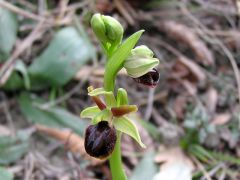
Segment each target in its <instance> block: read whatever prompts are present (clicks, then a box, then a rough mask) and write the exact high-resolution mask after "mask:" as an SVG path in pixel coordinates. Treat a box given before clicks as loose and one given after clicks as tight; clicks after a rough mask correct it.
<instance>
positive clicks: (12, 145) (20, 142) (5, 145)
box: [0, 131, 29, 165]
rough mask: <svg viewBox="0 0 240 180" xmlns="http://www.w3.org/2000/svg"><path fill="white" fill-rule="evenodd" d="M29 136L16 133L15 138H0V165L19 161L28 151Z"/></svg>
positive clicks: (24, 133) (23, 133)
mask: <svg viewBox="0 0 240 180" xmlns="http://www.w3.org/2000/svg"><path fill="white" fill-rule="evenodd" d="M28 139H29V134H28V133H26V132H25V131H24V132H18V133H17V135H16V137H12V136H0V164H3V165H8V164H10V163H13V162H15V161H17V160H18V159H20V158H21V157H22V156H23V155H24V154H25V153H26V152H27V151H28V149H29V142H28Z"/></svg>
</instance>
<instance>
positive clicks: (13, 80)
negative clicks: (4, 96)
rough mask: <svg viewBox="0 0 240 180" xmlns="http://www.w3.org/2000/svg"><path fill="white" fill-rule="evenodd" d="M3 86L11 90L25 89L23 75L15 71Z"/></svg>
mask: <svg viewBox="0 0 240 180" xmlns="http://www.w3.org/2000/svg"><path fill="white" fill-rule="evenodd" d="M1 88H3V89H4V90H9V91H14V90H19V89H24V82H23V80H22V78H21V76H20V75H19V74H18V73H17V72H16V71H13V73H12V74H11V76H10V78H9V79H8V81H7V82H6V83H5V84H4V86H3V87H1Z"/></svg>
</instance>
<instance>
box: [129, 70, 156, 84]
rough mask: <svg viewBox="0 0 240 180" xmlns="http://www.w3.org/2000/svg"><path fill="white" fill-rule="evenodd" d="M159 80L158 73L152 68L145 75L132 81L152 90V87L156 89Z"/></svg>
mask: <svg viewBox="0 0 240 180" xmlns="http://www.w3.org/2000/svg"><path fill="white" fill-rule="evenodd" d="M159 78H160V75H159V73H158V71H157V70H156V69H155V68H153V69H152V70H150V71H149V72H147V73H146V74H144V75H142V76H140V77H138V78H133V79H134V81H136V82H137V83H140V84H143V85H146V86H148V87H152V88H153V87H156V85H157V83H158V81H159Z"/></svg>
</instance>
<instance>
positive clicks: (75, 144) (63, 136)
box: [36, 125, 105, 165]
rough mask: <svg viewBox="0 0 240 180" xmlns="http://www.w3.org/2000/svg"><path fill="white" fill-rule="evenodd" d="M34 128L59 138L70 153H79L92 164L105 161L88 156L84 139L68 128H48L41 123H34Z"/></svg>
mask: <svg viewBox="0 0 240 180" xmlns="http://www.w3.org/2000/svg"><path fill="white" fill-rule="evenodd" d="M36 129H37V131H39V132H41V133H43V134H46V135H48V136H50V137H52V138H55V139H57V140H59V141H60V142H62V143H63V144H65V145H66V147H67V149H69V150H70V151H71V152H72V153H79V154H80V155H81V156H82V157H83V158H84V159H86V160H89V161H90V162H91V164H92V165H98V164H101V163H103V162H104V161H105V160H100V159H96V158H94V157H91V156H89V155H88V154H87V153H86V151H85V148H84V139H83V138H82V137H80V136H79V135H77V134H76V133H73V132H72V131H70V130H60V129H56V128H49V127H46V126H43V125H36Z"/></svg>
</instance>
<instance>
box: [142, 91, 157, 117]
mask: <svg viewBox="0 0 240 180" xmlns="http://www.w3.org/2000/svg"><path fill="white" fill-rule="evenodd" d="M154 92H155V89H154V88H151V89H150V90H149V91H148V101H147V108H146V112H145V116H144V119H145V120H149V118H150V117H151V114H152V109H153V102H154Z"/></svg>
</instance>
